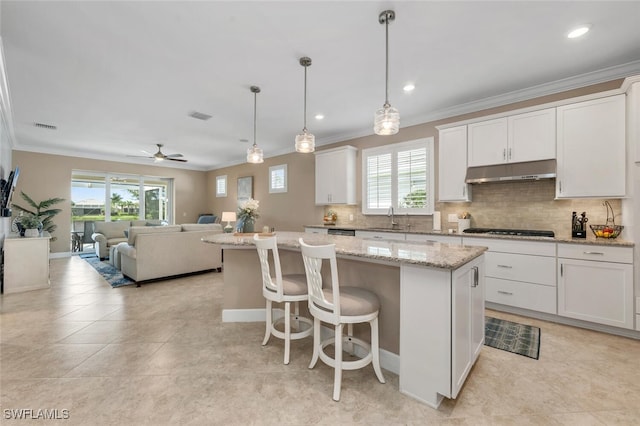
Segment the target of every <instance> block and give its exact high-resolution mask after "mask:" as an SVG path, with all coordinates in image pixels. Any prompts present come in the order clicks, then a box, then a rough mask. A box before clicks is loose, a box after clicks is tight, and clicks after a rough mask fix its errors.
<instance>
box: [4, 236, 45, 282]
mask: <svg viewBox="0 0 640 426" xmlns="http://www.w3.org/2000/svg"><path fill="white" fill-rule="evenodd" d="M50 239H51V235H49V233H48V232H46V231H45V232H43V233H42V236H41V237H32V238H26V237H20V235H18V234H9V235H7V236H6V237H5V240H4V289H3V290H4V293H5V294H9V293H18V292H21V291H29V290H37V289H41V288H48V287H49V285H50V284H49V240H50Z"/></svg>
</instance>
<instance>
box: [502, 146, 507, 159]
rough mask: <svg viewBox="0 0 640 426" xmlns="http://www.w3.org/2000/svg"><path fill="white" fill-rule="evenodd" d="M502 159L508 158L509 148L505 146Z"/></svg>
mask: <svg viewBox="0 0 640 426" xmlns="http://www.w3.org/2000/svg"><path fill="white" fill-rule="evenodd" d="M502 159H503V160H506V159H507V148H504V149H503V150H502Z"/></svg>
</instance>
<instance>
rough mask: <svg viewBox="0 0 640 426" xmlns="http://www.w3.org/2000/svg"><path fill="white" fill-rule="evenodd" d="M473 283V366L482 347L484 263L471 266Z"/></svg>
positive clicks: (483, 332)
mask: <svg viewBox="0 0 640 426" xmlns="http://www.w3.org/2000/svg"><path fill="white" fill-rule="evenodd" d="M473 268H474V270H473V273H474V274H475V276H474V282H473V283H472V286H471V359H472V361H471V363H472V364H473V363H474V362H475V360H476V359H478V355H480V350H481V349H482V346H483V345H484V334H485V330H484V301H485V272H484V263H483V262H476V263H475V264H474V266H473Z"/></svg>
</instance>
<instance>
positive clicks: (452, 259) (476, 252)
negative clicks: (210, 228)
mask: <svg viewBox="0 0 640 426" xmlns="http://www.w3.org/2000/svg"><path fill="white" fill-rule="evenodd" d="M276 237H277V238H278V247H282V248H292V249H300V244H299V243H298V239H299V238H302V239H303V240H304V242H305V243H307V244H310V245H323V244H335V245H336V254H337V255H339V256H353V257H359V258H364V259H371V260H375V261H384V262H389V263H411V264H416V265H423V266H429V267H433V268H440V269H457V268H459V267H461V266H462V265H464V264H466V263H468V262H470V261H471V260H473V259H475V258H476V257H478V256H480V255H482V253H484V252H485V251H486V250H487V248H486V247H480V246H460V245H450V244H445V243H432V242H426V243H425V242H415V243H413V242H405V241H400V240H397V241H394V240H371V239H365V238H358V237H345V236H341V235H323V234H310V233H305V232H277V233H276ZM202 241H204V242H206V243H212V244H220V245H223V246H253V236H250V235H242V236H234V235H233V234H216V235H212V236H208V237H204V238H202Z"/></svg>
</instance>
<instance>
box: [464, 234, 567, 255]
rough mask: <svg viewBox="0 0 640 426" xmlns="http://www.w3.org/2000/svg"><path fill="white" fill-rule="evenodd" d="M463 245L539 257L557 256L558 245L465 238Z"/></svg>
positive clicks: (553, 243) (540, 242) (542, 242)
mask: <svg viewBox="0 0 640 426" xmlns="http://www.w3.org/2000/svg"><path fill="white" fill-rule="evenodd" d="M462 244H464V245H465V246H484V247H489V251H499V252H503V253H518V254H535V255H538V256H555V255H556V243H555V242H547V241H516V240H503V239H499V238H475V237H467V236H465V237H464V238H463V239H462Z"/></svg>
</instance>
